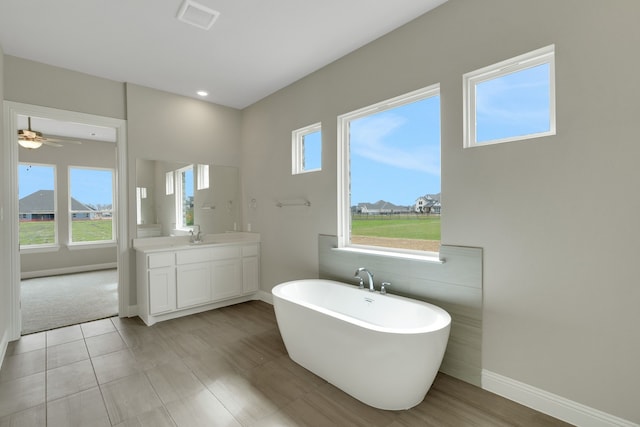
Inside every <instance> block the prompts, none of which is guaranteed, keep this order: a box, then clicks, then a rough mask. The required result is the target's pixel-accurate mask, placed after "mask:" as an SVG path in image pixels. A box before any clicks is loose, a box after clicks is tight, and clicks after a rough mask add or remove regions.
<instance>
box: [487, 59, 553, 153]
mask: <svg viewBox="0 0 640 427" xmlns="http://www.w3.org/2000/svg"><path fill="white" fill-rule="evenodd" d="M549 95H550V91H549V64H542V65H538V66H536V67H531V68H527V69H524V70H521V71H519V72H515V73H511V74H507V75H505V76H504V77H501V78H498V79H493V80H489V81H486V82H483V83H480V84H478V85H477V86H476V123H477V125H476V132H477V135H476V139H477V141H478V142H479V143H481V142H486V141H490V140H495V139H502V138H508V137H512V136H522V135H528V134H533V133H541V132H546V131H548V130H549V129H550V123H549V101H550V100H549Z"/></svg>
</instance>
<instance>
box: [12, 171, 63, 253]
mask: <svg viewBox="0 0 640 427" xmlns="http://www.w3.org/2000/svg"><path fill="white" fill-rule="evenodd" d="M22 165H28V166H31V167H33V166H38V167H51V168H52V169H53V243H42V244H35V245H22V244H20V252H24V253H35V252H46V251H52V250H53V251H57V250H58V249H59V248H60V236H59V234H58V231H59V221H60V218H59V216H58V166H57V165H55V164H50V163H33V162H18V169H19V168H20V166H22ZM18 185H20V182H18ZM18 205H19V200H18ZM20 215H21V212H20V209H19V207H18V222H20ZM18 227H19V225H18ZM18 242H20V239H19V236H18Z"/></svg>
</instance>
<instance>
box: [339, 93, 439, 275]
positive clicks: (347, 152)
mask: <svg viewBox="0 0 640 427" xmlns="http://www.w3.org/2000/svg"><path fill="white" fill-rule="evenodd" d="M434 96H440V83H436V84H433V85H430V86H427V87H424V88H421V89H417V90H414V91H411V92H408V93H405V94H403V95H399V96H396V97H394V98H391V99H387V100H384V101H380V102H378V103H375V104H372V105H368V106H366V107H362V108H360V109H357V110H354V111H351V112H349V113H345V114H341V115H339V116H338V124H337V131H338V134H337V147H338V159H337V160H338V168H337V169H338V177H337V178H338V180H337V181H338V191H337V193H338V203H337V206H338V247H337V248H336V250H343V251H349V252H358V253H368V254H376V255H384V256H391V257H396V258H405V259H419V260H425V261H430V262H438V263H441V262H444V261H442V260H440V255H439V253H438V252H429V251H421V250H411V249H401V248H392V247H383V246H367V245H358V244H353V243H351V172H350V168H351V149H350V144H349V143H350V126H349V124H350V122H351V121H352V120H356V119H359V118H362V117H366V116H369V115H371V114H374V113H379V112H382V111H386V110H390V109H393V108H396V107H400V106H403V105H406V104H411V103H413V102H417V101H421V100H424V99H428V98H431V97H434ZM441 110H442V107H441V108H440V111H441ZM440 120H442V115H440ZM441 145H442V142H441Z"/></svg>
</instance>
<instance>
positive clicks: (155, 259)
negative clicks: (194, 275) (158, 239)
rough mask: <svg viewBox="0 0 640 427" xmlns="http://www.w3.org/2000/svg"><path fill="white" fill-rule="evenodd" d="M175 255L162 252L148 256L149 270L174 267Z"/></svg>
mask: <svg viewBox="0 0 640 427" xmlns="http://www.w3.org/2000/svg"><path fill="white" fill-rule="evenodd" d="M174 257H175V254H174V253H173V252H162V253H158V254H149V255H148V256H147V268H159V267H170V266H172V265H173V261H174Z"/></svg>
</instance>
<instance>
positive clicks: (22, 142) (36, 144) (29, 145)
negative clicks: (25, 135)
mask: <svg viewBox="0 0 640 427" xmlns="http://www.w3.org/2000/svg"><path fill="white" fill-rule="evenodd" d="M18 144H20V145H21V146H23V147H24V148H28V149H30V150H35V149H36V148H40V147H41V146H42V142H41V141H29V140H28V139H19V140H18Z"/></svg>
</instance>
